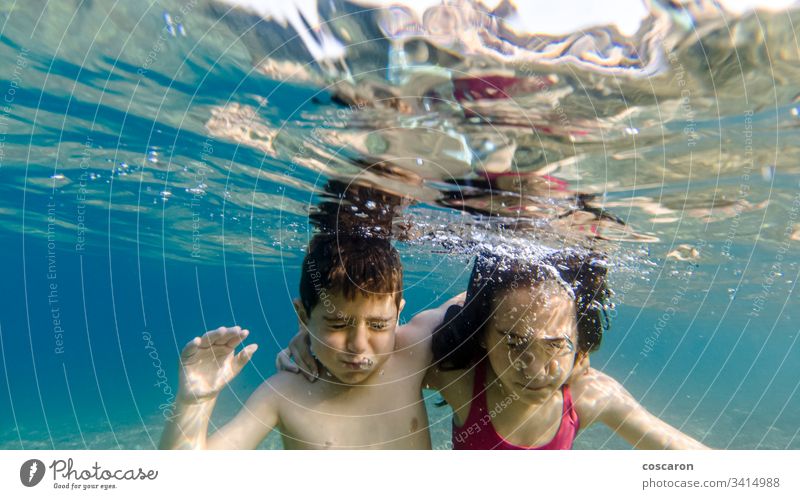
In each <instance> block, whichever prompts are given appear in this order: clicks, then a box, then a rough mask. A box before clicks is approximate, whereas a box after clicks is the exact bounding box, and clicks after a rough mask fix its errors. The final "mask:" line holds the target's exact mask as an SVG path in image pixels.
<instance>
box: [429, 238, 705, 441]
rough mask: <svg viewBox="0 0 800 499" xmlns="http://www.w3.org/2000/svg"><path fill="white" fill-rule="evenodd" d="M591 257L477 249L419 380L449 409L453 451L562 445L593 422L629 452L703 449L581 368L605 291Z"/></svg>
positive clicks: (594, 339)
mask: <svg viewBox="0 0 800 499" xmlns="http://www.w3.org/2000/svg"><path fill="white" fill-rule="evenodd" d="M597 257H599V255H592V254H590V255H588V256H584V257H580V256H578V254H573V253H568V252H557V253H553V254H552V255H550V256H547V257H545V258H544V259H543V260H542V261H541V262H537V263H527V262H521V261H515V260H510V259H505V258H502V257H496V256H492V255H481V256H479V257H478V258H477V259H476V263H475V267H474V269H473V272H472V276H471V278H470V283H469V288H468V291H467V298H466V302H465V305H464V306H463V307H461V306H453V307H451V308H450V310H448V312H447V315H446V317H445V321H444V322H443V323H442V325H441V327H440V328H439V329H438V330H437V331H436V333H435V334H434V338H433V352H434V362H435V366H434V367H433V368H432V369H430V370H429V372H428V376H427V377H426V381H427V382H428V383H429V385H430V386H431V387H433V388H436V389H438V390H439V391H440V392H441V393H442V395H443V396H444V398H445V400H446V401H447V402H448V404H450V406H451V407H452V408H453V411H454V415H453V447H454V448H455V449H569V448H571V447H572V442H573V440H574V438H575V435H576V434H577V432H578V431H579V430H580V429H583V428H587V427H589V426H591V425H592V424H594V423H598V422H602V423H604V424H605V425H607V426H608V427H609V428H611V429H612V430H613V431H615V432H616V433H617V434H618V435H619V436H621V437H622V438H624V439H625V440H627V441H628V442H629V443H630V444H631V445H633V446H634V447H636V448H638V449H693V448H694V449H697V448H705V447H704V446H703V445H702V444H700V443H699V442H697V441H695V440H694V439H692V438H691V437H688V436H686V435H684V434H683V433H681V432H680V431H678V430H676V429H675V428H673V427H671V426H670V425H668V424H667V423H665V422H664V421H662V420H660V419H659V418H657V417H655V416H653V415H652V414H650V413H649V412H647V411H646V410H645V409H644V408H643V407H642V406H641V405H639V403H638V402H637V401H636V400H635V399H634V398H633V397H632V396H631V395H630V394H629V393H628V392H627V391H626V390H625V389H624V388H623V387H622V385H620V384H619V383H618V382H617V381H615V380H614V379H613V378H611V377H609V376H607V375H605V374H603V373H601V372H600V371H597V370H596V369H591V368H589V367H588V362H587V360H588V355H589V352H591V351H593V350H595V349H596V348H598V347H599V345H600V341H601V339H602V335H603V325H602V322H603V319H604V307H605V306H606V297H607V296H608V291H607V288H606V284H605V274H606V270H605V267H603V266H602V265H600V264H598V263H597V260H596V258H597Z"/></svg>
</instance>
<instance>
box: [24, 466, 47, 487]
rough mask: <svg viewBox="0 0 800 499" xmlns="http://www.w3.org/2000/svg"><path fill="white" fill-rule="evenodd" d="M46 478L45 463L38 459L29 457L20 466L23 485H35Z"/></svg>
mask: <svg viewBox="0 0 800 499" xmlns="http://www.w3.org/2000/svg"><path fill="white" fill-rule="evenodd" d="M42 478H44V463H43V462H41V461H39V460H38V459H28V460H27V461H25V462H24V463H22V466H21V467H20V468H19V479H20V481H21V482H22V485H24V486H26V487H34V486H36V485H38V484H39V482H41V481H42Z"/></svg>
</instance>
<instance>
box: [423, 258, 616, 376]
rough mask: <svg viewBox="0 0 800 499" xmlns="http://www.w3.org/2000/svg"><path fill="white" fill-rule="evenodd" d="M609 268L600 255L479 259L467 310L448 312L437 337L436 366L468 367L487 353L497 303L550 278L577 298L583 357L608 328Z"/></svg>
mask: <svg viewBox="0 0 800 499" xmlns="http://www.w3.org/2000/svg"><path fill="white" fill-rule="evenodd" d="M606 271H607V268H606V265H605V262H604V261H603V256H602V255H600V254H599V253H595V252H591V253H579V252H577V251H575V252H573V251H557V252H554V253H551V254H550V255H547V256H545V257H543V258H541V259H539V260H537V261H535V262H528V261H523V260H520V259H513V258H506V257H501V256H495V255H491V254H487V253H483V254H481V255H478V256H477V257H476V259H475V266H474V267H473V269H472V275H471V276H470V279H469V286H468V288H467V298H466V301H465V305H464V306H463V307H461V306H458V305H454V306H452V307H450V308H449V309H448V310H447V313H446V314H445V318H444V321H443V322H442V324H441V325H440V326H439V327H438V328H437V330H436V331H435V332H434V335H433V356H434V362H436V363H437V364H438V365H439V367H440V368H441V369H443V370H452V369H467V368H469V367H472V366H473V365H475V364H476V363H477V362H478V361H480V359H482V358H483V357H484V356H485V355H486V350H485V349H484V348H483V347H482V346H481V344H480V343H481V336H482V334H483V330H484V327H485V326H486V325H487V324H488V323H489V319H490V318H491V317H492V314H493V312H494V299H495V297H497V296H498V295H500V294H501V293H504V292H508V291H510V290H513V289H518V288H522V289H525V288H530V287H532V286H534V285H536V284H537V283H541V282H545V281H548V280H555V281H557V282H560V283H561V284H562V285H563V286H564V287H565V288H567V290H568V291H569V292H570V294H571V295H573V296H574V299H575V308H576V312H577V324H578V344H577V352H578V353H584V354H585V353H589V352H592V351H594V350H596V349H597V348H599V346H600V341H601V340H602V338H603V327H604V325H605V327H606V329H607V328H608V315H607V309H608V307H609V305H608V300H609V297H610V295H611V292H610V290H609V289H608V287H607V286H606V279H605V278H606Z"/></svg>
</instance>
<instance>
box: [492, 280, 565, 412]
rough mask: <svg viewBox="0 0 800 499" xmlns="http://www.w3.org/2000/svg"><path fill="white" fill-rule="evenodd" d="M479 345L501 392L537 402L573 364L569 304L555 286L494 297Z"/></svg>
mask: <svg viewBox="0 0 800 499" xmlns="http://www.w3.org/2000/svg"><path fill="white" fill-rule="evenodd" d="M493 310H494V314H493V316H492V318H491V320H490V321H489V322H488V324H487V325H486V329H485V330H484V334H483V341H484V344H485V347H486V350H487V352H488V356H489V362H490V364H491V365H492V369H493V370H494V372H495V374H496V376H497V378H498V379H499V380H500V382H501V383H502V386H503V388H504V389H505V390H506V391H510V392H511V393H515V394H517V395H519V397H520V398H521V399H523V400H527V401H530V402H537V401H543V400H545V399H546V398H547V397H549V396H550V395H552V393H553V392H554V391H555V390H558V389H560V388H561V386H562V385H563V384H564V383H565V382H566V381H567V379H568V378H569V376H570V374H571V373H572V368H573V366H574V363H575V352H576V347H575V345H577V340H578V338H577V336H578V328H577V323H576V318H575V303H574V301H573V299H572V298H571V297H570V296H569V294H568V293H567V292H566V291H565V290H564V289H563V288H562V287H561V286H559V285H558V284H557V283H555V282H552V281H545V282H543V283H540V284H537V285H536V286H535V287H533V288H519V289H516V290H510V291H506V292H503V293H500V294H498V296H496V297H495V299H494V308H493Z"/></svg>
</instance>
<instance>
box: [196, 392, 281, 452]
mask: <svg viewBox="0 0 800 499" xmlns="http://www.w3.org/2000/svg"><path fill="white" fill-rule="evenodd" d="M274 378H275V376H273V377H272V378H270V379H268V380H266V381H265V382H263V383H262V384H261V386H259V387H258V389H256V391H255V392H253V394H252V395H250V398H248V399H247V402H246V403H245V405H244V407H242V410H240V411H239V413H238V414H237V415H236V416H235V417H234V418H233V419H232V420H231V421H229V422H228V423H227V424H225V425H224V426H222V427H221V428H220V429H219V430H217V431H216V432H214V434H212V435H211V436H210V437H208V440H207V446H206V448H207V449H255V448H256V447H258V445H259V444H260V443H261V442H262V441H263V440H264V439H265V438H267V435H269V432H271V431H272V429H273V428H274V427H275V426H277V425H278V402H279V398H278V396H277V394H276V392H275V389H274V387H273V385H272V384H271V382H273V381H274Z"/></svg>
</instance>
